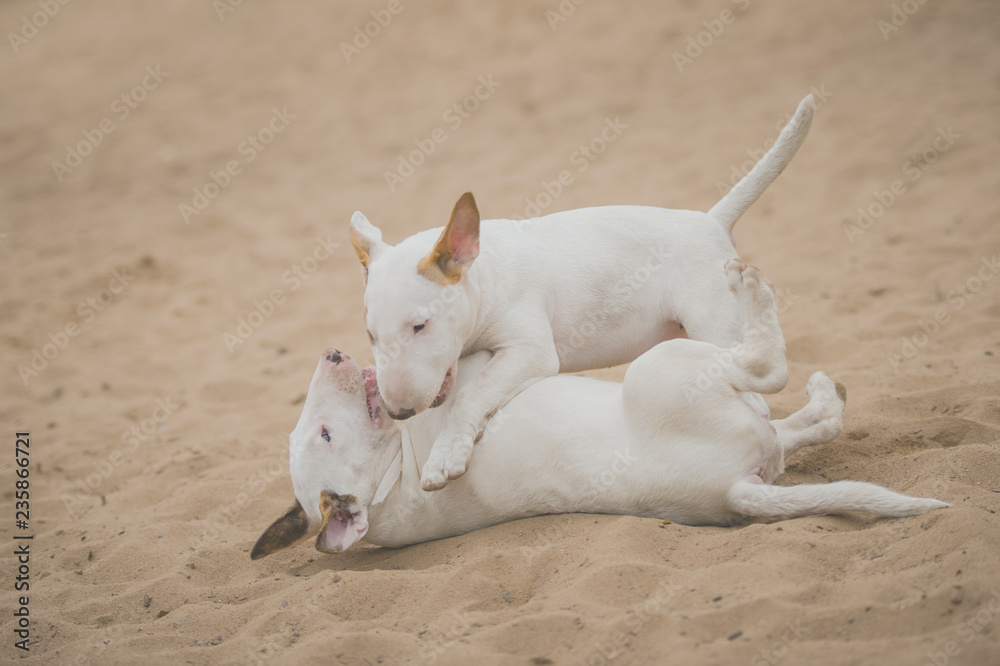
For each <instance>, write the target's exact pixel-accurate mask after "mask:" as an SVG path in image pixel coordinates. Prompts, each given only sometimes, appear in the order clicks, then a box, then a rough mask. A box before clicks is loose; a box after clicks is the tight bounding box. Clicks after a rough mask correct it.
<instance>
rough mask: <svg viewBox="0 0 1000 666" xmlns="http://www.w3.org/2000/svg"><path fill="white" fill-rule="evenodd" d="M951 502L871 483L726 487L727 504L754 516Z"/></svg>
mask: <svg viewBox="0 0 1000 666" xmlns="http://www.w3.org/2000/svg"><path fill="white" fill-rule="evenodd" d="M946 506H951V505H950V504H947V503H945V502H941V501H938V500H936V499H927V498H923V497H910V496H908V495H901V494H899V493H894V492H893V491H891V490H888V489H886V488H883V487H882V486H876V485H875V484H873V483H863V482H860V481H836V482H834V483H823V484H802V485H798V486H769V485H764V484H759V483H750V482H749V481H739V482H737V483H735V484H733V487H732V488H730V490H729V508H730V509H732V510H733V511H735V512H737V513H741V514H743V515H745V516H753V517H756V518H794V517H796V516H811V515H819V514H825V513H843V512H845V511H870V512H872V513H874V514H876V515H879V516H887V517H890V518H902V517H903V516H916V515H919V514H921V513H926V512H927V511H930V510H931V509H941V508H944V507H946Z"/></svg>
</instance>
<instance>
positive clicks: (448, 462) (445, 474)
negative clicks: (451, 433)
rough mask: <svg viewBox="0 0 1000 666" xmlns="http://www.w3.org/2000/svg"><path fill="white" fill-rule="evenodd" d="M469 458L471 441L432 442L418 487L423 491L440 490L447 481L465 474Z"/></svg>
mask: <svg viewBox="0 0 1000 666" xmlns="http://www.w3.org/2000/svg"><path fill="white" fill-rule="evenodd" d="M471 457H472V441H465V440H464V439H461V438H456V440H453V441H448V440H444V439H443V438H439V439H438V440H437V441H436V442H434V446H433V448H432V449H431V455H430V457H429V458H428V459H427V464H425V465H424V470H423V472H422V473H421V475H420V487H421V488H423V489H424V490H441V489H442V488H444V487H445V486H446V485H448V482H449V481H451V480H452V479H457V478H458V477H460V476H462V475H463V474H465V470H467V469H468V468H469V458H471Z"/></svg>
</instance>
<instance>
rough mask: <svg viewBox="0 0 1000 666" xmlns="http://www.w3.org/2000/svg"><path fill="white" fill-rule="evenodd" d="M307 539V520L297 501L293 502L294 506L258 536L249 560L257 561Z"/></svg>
mask: <svg viewBox="0 0 1000 666" xmlns="http://www.w3.org/2000/svg"><path fill="white" fill-rule="evenodd" d="M308 538H309V518H308V516H306V512H305V509H303V508H302V505H301V504H299V501H298V500H295V506H293V507H292V508H290V509H289V510H288V511H286V512H285V515H283V516H282V517H281V518H278V519H277V520H276V521H274V522H273V523H271V526H270V527H268V528H267V529H266V530H264V533H263V534H261V535H260V538H259V539H257V543H256V544H254V547H253V551H252V552H251V553H250V559H251V560H259V559H260V558H262V557H266V556H267V555H270V554H271V553H276V552H278V551H279V550H284V549H285V548H291V547H292V546H295V545H297V544H300V543H302V542H303V541H305V540H306V539H308Z"/></svg>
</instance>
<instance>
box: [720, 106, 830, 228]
mask: <svg viewBox="0 0 1000 666" xmlns="http://www.w3.org/2000/svg"><path fill="white" fill-rule="evenodd" d="M815 109H816V103H815V102H814V101H813V96H812V93H810V94H808V95H806V97H805V99H803V100H802V101H801V102H799V108H797V109H796V110H795V115H794V116H792V119H791V120H789V121H788V124H787V125H785V127H784V129H782V130H781V134H779V135H778V140H777V141H775V142H774V145H773V146H771V149H770V150H768V151H767V152H766V153H764V157H762V158H761V159H760V161H759V162H757V164H756V165H754V168H753V169H751V170H750V173H748V174H747V175H746V176H744V178H743V180H741V181H740V182H738V183H736V185H735V186H734V187H733V189H731V190H729V194H727V195H726V196H724V197H722V199H721V200H720V201H719V203H717V204H715V205H714V206H712V210H710V211H708V214H709V215H711V216H712V217H714V218H715V219H716V220H717V221H718V222H719V224H721V225H722V227H723V228H724V229H725V230H726V231H732V230H733V225H734V224H736V220H738V219H740V215H742V214H743V213H744V212H746V209H747V208H749V207H750V204H752V203H753V202H754V201H756V200H757V197H759V196H760V195H761V193H762V192H763V191H764V190H766V189H767V186H768V185H770V184H771V183H772V182H773V181H774V179H775V178H777V177H778V174H780V173H781V172H782V171H784V170H785V167H786V166H788V163H789V162H791V161H792V158H793V157H795V153H797V152H798V150H799V146H801V145H802V142H803V141H805V138H806V135H807V134H809V126H810V125H812V118H813V111H814V110H815Z"/></svg>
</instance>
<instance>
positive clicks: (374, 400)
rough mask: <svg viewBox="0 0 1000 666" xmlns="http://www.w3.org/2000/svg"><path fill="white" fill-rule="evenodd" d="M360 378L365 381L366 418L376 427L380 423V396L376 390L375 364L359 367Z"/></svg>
mask: <svg viewBox="0 0 1000 666" xmlns="http://www.w3.org/2000/svg"><path fill="white" fill-rule="evenodd" d="M361 379H363V380H364V381H365V398H366V399H367V401H368V418H370V419H371V420H372V424H374V425H375V426H376V427H377V426H378V425H379V424H381V423H382V396H381V394H380V393H379V392H378V379H377V378H376V376H375V366H371V365H370V366H368V367H367V368H362V369H361Z"/></svg>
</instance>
